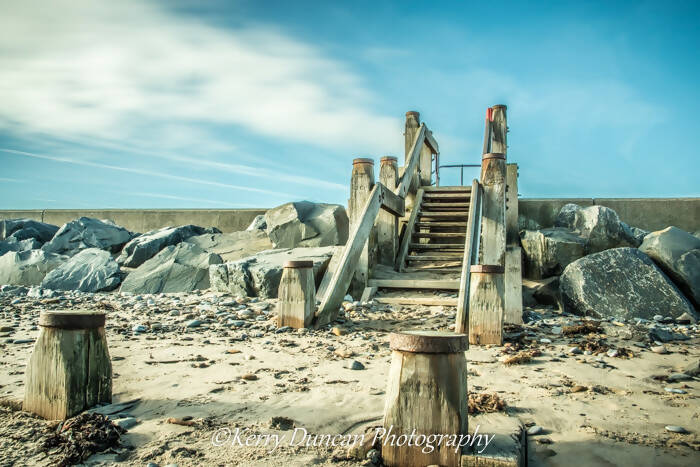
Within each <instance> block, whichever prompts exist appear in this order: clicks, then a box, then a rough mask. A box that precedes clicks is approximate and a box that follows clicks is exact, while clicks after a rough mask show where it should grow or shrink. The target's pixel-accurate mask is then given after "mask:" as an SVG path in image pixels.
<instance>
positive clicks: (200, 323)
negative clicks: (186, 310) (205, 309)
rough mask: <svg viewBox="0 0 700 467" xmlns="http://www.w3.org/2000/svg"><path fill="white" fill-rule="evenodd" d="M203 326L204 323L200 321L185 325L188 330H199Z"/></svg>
mask: <svg viewBox="0 0 700 467" xmlns="http://www.w3.org/2000/svg"><path fill="white" fill-rule="evenodd" d="M201 325H202V321H200V320H198V319H193V320H192V321H188V322H187V324H185V327H186V328H198V327H200V326H201Z"/></svg>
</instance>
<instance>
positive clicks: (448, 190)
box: [423, 185, 472, 193]
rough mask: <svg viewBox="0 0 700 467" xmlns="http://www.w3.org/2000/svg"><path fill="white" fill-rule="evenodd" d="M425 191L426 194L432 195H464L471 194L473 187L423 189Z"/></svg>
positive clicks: (429, 187)
mask: <svg viewBox="0 0 700 467" xmlns="http://www.w3.org/2000/svg"><path fill="white" fill-rule="evenodd" d="M423 189H424V190H425V191H426V193H428V192H431V193H456V192H463V193H471V190H472V189H471V187H468V186H457V185H455V186H426V187H423Z"/></svg>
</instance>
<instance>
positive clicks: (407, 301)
mask: <svg viewBox="0 0 700 467" xmlns="http://www.w3.org/2000/svg"><path fill="white" fill-rule="evenodd" d="M374 301H376V302H377V303H384V304H387V305H426V306H437V305H442V306H457V299H456V298H445V297H375V298H374Z"/></svg>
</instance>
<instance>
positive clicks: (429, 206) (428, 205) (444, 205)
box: [423, 202, 468, 210]
mask: <svg viewBox="0 0 700 467" xmlns="http://www.w3.org/2000/svg"><path fill="white" fill-rule="evenodd" d="M467 204H468V203H467V202H464V203H430V202H425V203H423V209H426V210H427V209H435V208H461V209H464V208H466V207H467Z"/></svg>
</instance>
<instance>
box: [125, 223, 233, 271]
mask: <svg viewBox="0 0 700 467" xmlns="http://www.w3.org/2000/svg"><path fill="white" fill-rule="evenodd" d="M220 233H221V231H219V229H216V228H213V227H212V228H208V229H205V228H204V227H199V226H196V225H191V224H190V225H181V226H179V227H163V228H162V229H157V230H151V231H150V232H146V233H145V234H143V235H139V236H138V237H136V238H134V239H133V240H131V241H129V243H127V244H126V245H124V248H123V249H122V252H121V254H120V255H119V259H117V262H118V263H119V264H121V265H122V266H126V267H129V268H137V267H139V266H141V265H142V264H143V263H144V262H145V261H146V260H148V259H151V258H153V257H154V256H155V255H156V254H157V253H158V252H159V251H161V250H162V249H163V248H165V247H166V246H170V245H177V244H178V243H180V242H182V241H184V240H187V239H188V238H190V237H194V236H195V235H202V234H220Z"/></svg>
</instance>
